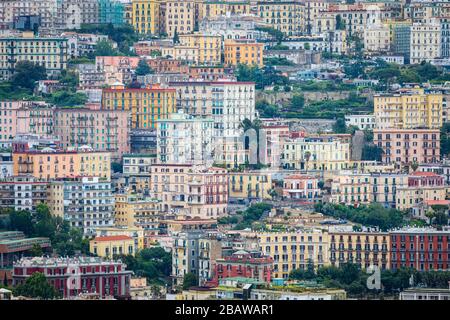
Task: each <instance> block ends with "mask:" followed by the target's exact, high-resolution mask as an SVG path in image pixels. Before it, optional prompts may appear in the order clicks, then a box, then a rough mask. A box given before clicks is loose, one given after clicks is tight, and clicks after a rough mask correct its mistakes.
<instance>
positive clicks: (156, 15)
mask: <svg viewBox="0 0 450 320" xmlns="http://www.w3.org/2000/svg"><path fill="white" fill-rule="evenodd" d="M161 2H162V1H160V0H132V14H131V18H132V22H133V27H134V30H136V32H137V33H141V34H154V35H159V34H160V32H161Z"/></svg>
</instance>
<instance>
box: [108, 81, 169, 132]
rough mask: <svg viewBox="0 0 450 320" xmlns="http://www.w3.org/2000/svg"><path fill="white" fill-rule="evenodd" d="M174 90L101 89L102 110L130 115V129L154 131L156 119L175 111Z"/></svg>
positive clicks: (116, 87) (151, 87)
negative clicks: (125, 112)
mask: <svg viewBox="0 0 450 320" xmlns="http://www.w3.org/2000/svg"><path fill="white" fill-rule="evenodd" d="M175 108H176V95H175V89H172V88H162V87H159V86H156V85H155V86H148V87H147V88H142V89H132V88H125V87H124V86H123V85H117V86H113V87H111V88H109V89H103V94H102V110H107V111H127V112H129V113H131V128H132V129H155V128H156V127H157V120H158V119H166V118H168V116H169V114H171V113H174V112H175V111H176V109H175Z"/></svg>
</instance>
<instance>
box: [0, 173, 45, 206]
mask: <svg viewBox="0 0 450 320" xmlns="http://www.w3.org/2000/svg"><path fill="white" fill-rule="evenodd" d="M46 200H47V183H46V181H42V180H39V179H37V178H35V177H33V176H29V175H26V176H25V175H24V176H9V177H6V178H5V179H2V180H0V208H3V209H6V208H12V209H14V210H16V211H21V210H27V211H30V212H36V207H37V206H38V205H39V204H41V203H46Z"/></svg>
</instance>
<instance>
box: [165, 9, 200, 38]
mask: <svg viewBox="0 0 450 320" xmlns="http://www.w3.org/2000/svg"><path fill="white" fill-rule="evenodd" d="M197 2H198V1H196V0H184V1H176V0H168V1H165V33H166V34H167V37H169V38H173V36H174V34H175V33H177V34H178V35H181V34H188V33H192V32H194V29H195V24H196V21H197V15H198V13H197V10H196V7H197V5H196V3H197Z"/></svg>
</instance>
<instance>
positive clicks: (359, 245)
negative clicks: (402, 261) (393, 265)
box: [329, 232, 390, 270]
mask: <svg viewBox="0 0 450 320" xmlns="http://www.w3.org/2000/svg"><path fill="white" fill-rule="evenodd" d="M329 239H330V241H329V244H330V251H329V256H330V263H331V265H332V266H339V265H340V264H341V263H347V262H353V263H356V264H359V265H360V266H361V268H364V269H365V268H368V267H369V266H370V265H372V264H373V265H376V266H379V267H380V268H381V269H382V270H385V269H389V268H390V250H389V248H390V237H389V233H387V232H386V233H384V232H372V233H371V232H330V234H329Z"/></svg>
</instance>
